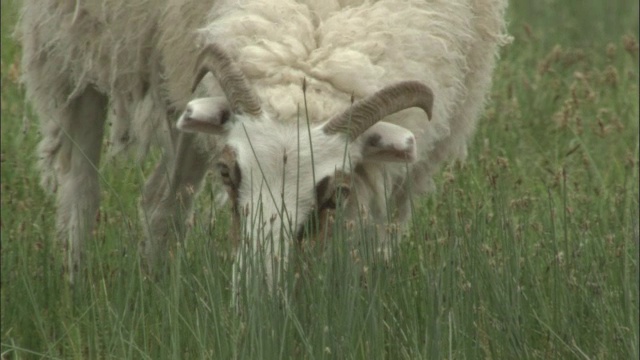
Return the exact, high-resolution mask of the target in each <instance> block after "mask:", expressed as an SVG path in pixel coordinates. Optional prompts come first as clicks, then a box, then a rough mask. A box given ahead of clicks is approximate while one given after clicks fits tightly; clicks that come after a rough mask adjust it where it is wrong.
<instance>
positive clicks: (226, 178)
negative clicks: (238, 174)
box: [217, 163, 233, 186]
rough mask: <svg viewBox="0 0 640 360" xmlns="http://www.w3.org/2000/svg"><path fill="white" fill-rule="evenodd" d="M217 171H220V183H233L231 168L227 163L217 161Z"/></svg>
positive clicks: (228, 184) (229, 184)
mask: <svg viewBox="0 0 640 360" xmlns="http://www.w3.org/2000/svg"><path fill="white" fill-rule="evenodd" d="M217 167H218V173H220V177H221V178H222V183H224V184H225V185H227V186H231V185H233V183H232V181H231V170H230V169H229V165H227V164H225V163H218V165H217Z"/></svg>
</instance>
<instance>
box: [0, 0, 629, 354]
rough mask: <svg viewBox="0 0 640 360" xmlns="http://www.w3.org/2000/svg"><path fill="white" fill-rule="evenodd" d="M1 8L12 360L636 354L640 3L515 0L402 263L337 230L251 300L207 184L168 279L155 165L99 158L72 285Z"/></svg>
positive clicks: (10, 11)
mask: <svg viewBox="0 0 640 360" xmlns="http://www.w3.org/2000/svg"><path fill="white" fill-rule="evenodd" d="M1 6H2V9H1V10H2V22H1V26H2V64H1V71H2V84H1V86H2V92H1V97H2V98H1V100H2V101H1V111H2V113H1V115H2V131H1V136H2V159H1V166H2V173H1V176H2V178H1V181H0V183H1V186H2V194H1V195H2V206H1V207H0V211H1V215H2V218H1V223H0V230H1V235H2V243H1V245H2V248H1V250H0V251H1V255H2V263H1V270H2V274H1V276H2V277H1V279H2V283H1V301H2V304H1V305H2V308H1V309H2V312H1V321H2V330H1V333H2V335H1V337H2V339H1V353H2V358H3V359H4V358H6V359H22V358H65V359H66V358H79V359H85V358H117V359H121V358H131V359H163V358H170V359H176V358H185V359H192V358H204V359H212V358H215V359H227V358H242V359H245V358H248V359H258V358H262V359H271V358H291V359H300V358H308V359H323V358H338V359H342V358H355V359H370V358H389V359H402V358H405V359H416V358H425V359H438V358H449V359H451V358H457V359H461V358H468V359H476V358H495V359H516V358H517V359H521V358H522V359H527V358H539V359H551V358H569V359H571V358H577V359H637V358H638V356H639V353H638V337H639V331H638V319H639V314H638V283H639V281H640V279H639V278H638V277H639V275H638V274H639V268H638V251H639V234H638V227H639V226H638V216H639V214H638V209H639V203H638V196H639V190H638V181H639V179H638V158H639V156H638V152H639V149H638V143H639V137H638V131H639V129H638V127H639V126H638V123H639V120H638V116H639V111H638V95H639V91H638V84H639V82H638V41H637V39H638V32H639V27H638V17H637V14H638V2H637V1H622V0H619V1H610V2H601V1H595V0H587V1H580V0H562V1H560V0H556V1H554V0H546V1H535V2H532V1H525V0H517V1H516V0H514V1H512V2H511V5H510V6H511V7H510V10H509V14H508V16H509V20H510V26H509V28H510V32H511V34H512V35H513V36H514V37H515V41H514V43H513V44H512V45H510V46H508V47H507V48H505V49H504V51H503V53H502V60H501V62H500V64H499V66H498V68H497V70H496V75H495V83H494V87H493V91H492V94H491V102H490V103H489V106H488V108H487V111H486V113H485V116H484V117H483V119H482V121H481V122H480V125H479V127H478V130H477V133H476V136H475V138H474V141H473V144H472V146H471V148H470V151H469V158H468V161H467V162H466V163H464V164H453V165H451V166H449V167H446V168H444V169H443V171H442V173H441V175H439V176H438V178H437V179H436V183H437V188H438V190H437V192H436V193H434V194H432V195H430V196H428V197H425V198H424V199H417V200H416V207H417V210H416V215H415V217H414V220H413V223H412V228H411V235H410V236H409V237H408V238H407V239H404V241H403V242H402V244H401V247H400V251H398V252H397V253H396V254H395V256H394V257H393V258H392V261H391V262H389V263H386V264H385V263H384V262H381V261H373V262H371V261H367V259H358V258H354V256H353V254H352V253H351V249H350V248H349V245H348V243H347V242H346V241H334V242H333V244H332V245H331V246H330V247H329V248H328V249H327V252H326V253H325V254H324V255H323V256H317V257H316V258H313V257H312V259H311V260H309V259H306V260H307V262H306V264H307V267H305V266H302V265H299V266H298V265H296V266H290V267H289V269H288V271H287V274H286V277H285V283H286V284H288V286H289V289H290V291H288V292H287V293H285V294H283V295H282V296H267V294H266V292H265V291H266V290H265V289H261V288H260V287H251V288H245V287H243V286H241V287H240V288H241V293H242V294H241V295H242V296H241V300H240V305H239V306H238V308H237V309H236V308H235V307H233V306H231V305H230V304H231V299H232V293H231V268H232V253H231V244H229V243H228V242H227V241H226V240H227V232H228V229H229V222H230V221H229V216H228V213H227V212H226V210H221V209H213V207H214V206H215V205H213V204H214V203H213V202H212V201H211V199H212V197H213V195H214V190H213V188H212V186H211V185H208V186H207V187H206V189H205V190H204V191H203V194H202V196H201V197H200V200H199V204H198V208H197V209H198V210H197V216H196V217H195V218H194V221H193V225H192V228H191V231H190V234H189V237H188V239H187V241H186V242H184V243H182V244H180V245H179V246H178V247H177V248H176V250H175V251H174V252H173V253H172V256H171V264H170V267H169V269H170V270H169V272H170V273H169V274H168V276H166V277H163V278H161V279H158V280H151V279H149V278H147V277H146V275H145V274H144V272H142V271H141V265H140V260H139V258H138V254H137V241H138V240H139V239H140V238H141V236H142V233H141V231H140V228H139V223H138V219H137V213H136V205H135V204H136V198H137V196H138V194H139V193H140V186H141V184H142V182H143V180H144V174H145V173H148V170H149V166H150V165H152V163H153V159H151V160H150V162H149V163H145V164H142V165H136V164H135V163H134V162H133V161H129V160H128V159H121V160H120V161H111V162H109V163H105V164H104V165H102V173H103V175H104V177H105V183H104V184H103V199H104V201H103V203H102V206H101V209H100V216H99V224H98V228H97V230H96V236H95V239H94V241H93V243H91V244H89V245H88V246H87V248H88V253H87V257H88V259H87V267H88V269H87V276H86V278H85V281H84V282H80V283H78V284H76V285H75V286H74V287H69V286H68V285H67V284H66V283H65V282H64V281H63V278H62V277H61V275H60V269H61V258H60V256H59V255H60V254H59V249H58V247H57V246H56V244H55V242H54V238H55V229H54V221H53V218H54V201H53V199H52V197H51V196H50V195H47V194H45V193H44V192H43V191H42V190H41V189H40V188H39V187H38V174H37V172H36V170H35V168H34V163H35V154H34V149H35V146H36V143H37V141H38V126H37V124H38V122H37V119H36V118H35V116H34V114H33V113H32V112H31V111H30V109H29V107H28V106H27V105H26V104H25V102H24V89H22V88H21V87H20V85H19V84H18V82H17V74H18V72H19V66H20V65H19V61H18V60H19V52H20V49H19V46H18V45H17V44H16V43H15V42H14V41H13V40H12V39H11V37H10V33H11V31H12V28H13V24H14V23H15V20H16V14H17V9H18V7H19V4H18V3H17V2H15V1H4V0H3V2H2V3H1ZM214 211H215V212H216V213H217V214H218V216H217V217H215V218H211V216H210V214H211V213H212V212H214ZM338 240H340V239H338ZM307 255H308V254H307ZM374 255H375V254H374ZM293 256H294V259H293V260H292V262H291V263H292V264H301V263H304V262H303V261H302V260H303V259H297V257H302V256H306V255H303V254H294V255H293ZM307 257H309V256H307Z"/></svg>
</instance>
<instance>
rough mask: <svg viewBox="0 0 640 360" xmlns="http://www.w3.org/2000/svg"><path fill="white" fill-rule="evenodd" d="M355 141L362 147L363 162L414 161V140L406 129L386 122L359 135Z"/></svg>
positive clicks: (415, 156) (377, 124)
mask: <svg viewBox="0 0 640 360" xmlns="http://www.w3.org/2000/svg"><path fill="white" fill-rule="evenodd" d="M356 141H358V142H359V143H360V144H361V146H362V158H363V159H364V160H365V161H388V162H405V163H410V162H414V161H416V158H417V152H416V138H415V136H414V135H413V133H412V132H411V131H409V130H407V129H406V128H403V127H401V126H398V125H394V124H390V123H387V122H382V121H380V122H378V123H376V124H375V125H373V126H371V127H370V128H369V129H367V130H366V131H365V132H364V133H362V135H360V136H359V137H358V138H357V139H356Z"/></svg>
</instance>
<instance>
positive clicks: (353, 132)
mask: <svg viewBox="0 0 640 360" xmlns="http://www.w3.org/2000/svg"><path fill="white" fill-rule="evenodd" d="M411 107H419V108H421V109H422V110H424V111H425V112H426V113H427V116H428V117H429V120H431V116H432V109H433V91H431V89H430V88H429V87H428V86H426V85H424V84H423V83H421V82H419V81H402V82H399V83H397V84H393V85H389V86H387V87H385V88H383V89H382V90H380V91H378V92H376V93H374V94H373V95H370V96H368V97H366V98H364V99H362V100H358V101H356V102H355V103H354V104H353V105H352V106H351V107H350V108H349V109H347V110H346V111H345V112H343V113H342V114H340V115H338V116H336V117H334V118H333V119H331V120H330V121H329V122H328V123H327V124H326V125H325V126H324V127H323V130H324V132H325V134H335V133H348V134H349V136H350V138H351V140H355V139H356V138H357V137H358V136H360V134H362V133H363V132H365V131H366V130H367V129H368V128H370V127H371V126H372V125H374V124H375V123H377V122H378V121H380V120H381V119H382V118H384V117H385V116H387V115H391V114H394V113H396V112H398V111H400V110H404V109H408V108H411Z"/></svg>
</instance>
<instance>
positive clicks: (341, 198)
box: [177, 98, 416, 242]
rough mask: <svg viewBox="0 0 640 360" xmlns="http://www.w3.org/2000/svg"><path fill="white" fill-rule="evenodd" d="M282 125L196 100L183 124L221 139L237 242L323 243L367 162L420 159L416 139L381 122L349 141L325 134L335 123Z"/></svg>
mask: <svg viewBox="0 0 640 360" xmlns="http://www.w3.org/2000/svg"><path fill="white" fill-rule="evenodd" d="M282 120H283V119H273V118H272V117H271V116H269V115H268V114H265V113H262V114H260V116H259V117H254V116H250V115H239V114H234V112H233V111H232V110H231V109H230V105H229V102H227V101H226V99H225V98H201V99H196V100H193V101H191V102H190V103H189V104H188V105H187V109H186V110H185V112H184V113H183V114H182V116H181V117H180V119H179V120H178V123H177V127H178V129H180V130H182V131H190V132H204V133H209V134H215V135H216V136H219V137H221V138H222V140H223V141H224V144H225V146H224V148H223V151H222V153H221V155H220V157H219V159H218V162H217V168H218V171H219V173H220V177H221V179H222V181H223V183H224V185H225V187H226V190H227V192H228V193H229V195H230V199H231V201H232V206H233V216H234V237H235V238H236V239H238V238H239V237H245V236H246V237H249V238H251V239H254V241H256V242H257V241H262V240H263V239H273V240H280V239H282V240H284V241H289V240H291V239H298V240H300V239H302V238H304V237H309V236H310V237H313V238H315V239H316V240H317V241H321V240H322V239H324V238H325V237H327V236H328V235H329V234H325V233H324V232H323V231H321V229H326V228H327V226H325V225H326V222H327V221H328V219H329V218H330V217H331V213H332V212H333V211H335V210H336V208H338V207H341V206H344V205H345V204H346V203H348V202H349V201H350V194H351V187H352V186H351V185H352V174H353V171H352V170H354V169H355V168H356V167H357V166H358V165H359V164H362V163H363V162H367V161H377V162H379V161H385V162H413V161H414V160H415V159H416V147H415V138H414V135H413V134H412V133H411V132H410V131H409V130H407V129H405V128H402V127H400V126H397V125H393V124H390V123H385V122H377V123H375V124H373V125H372V126H370V127H369V128H368V129H366V130H365V131H364V132H362V134H360V135H358V136H357V137H356V138H355V139H353V140H351V139H350V136H349V135H348V134H346V133H341V132H338V133H331V132H329V133H327V131H326V129H327V126H328V124H329V123H330V122H326V123H324V124H321V125H319V126H315V127H313V126H312V127H310V128H309V127H307V122H306V121H299V122H296V121H282ZM296 123H297V125H291V124H296ZM318 225H320V226H318ZM241 234H244V236H241ZM276 242H277V241H276Z"/></svg>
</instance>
